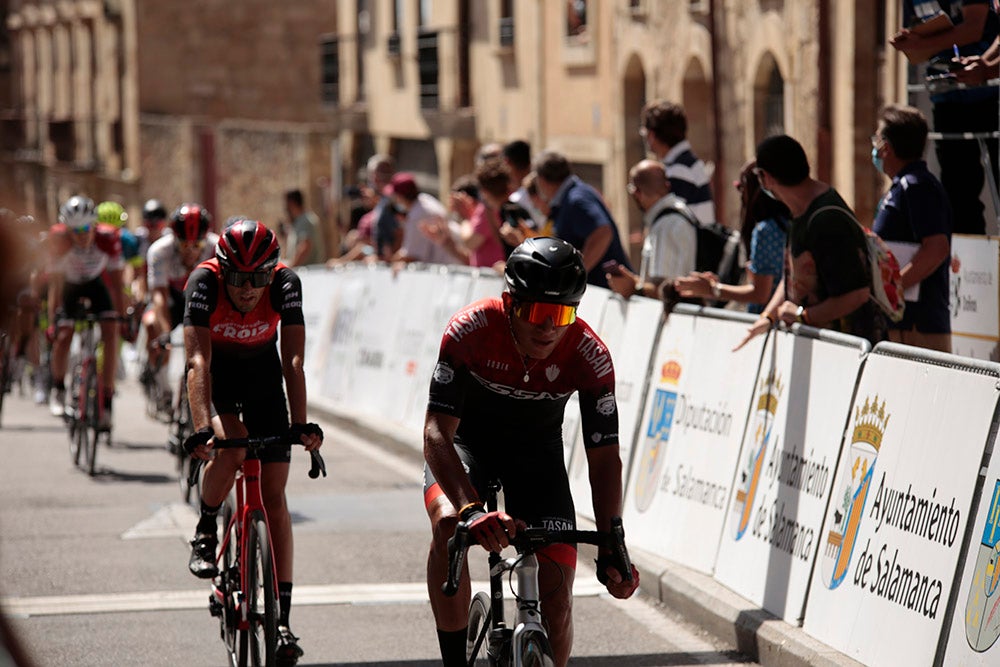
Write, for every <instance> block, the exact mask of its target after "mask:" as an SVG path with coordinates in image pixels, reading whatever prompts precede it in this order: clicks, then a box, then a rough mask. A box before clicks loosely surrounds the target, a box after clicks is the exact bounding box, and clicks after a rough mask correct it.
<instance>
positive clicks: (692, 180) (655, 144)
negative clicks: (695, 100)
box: [639, 100, 715, 225]
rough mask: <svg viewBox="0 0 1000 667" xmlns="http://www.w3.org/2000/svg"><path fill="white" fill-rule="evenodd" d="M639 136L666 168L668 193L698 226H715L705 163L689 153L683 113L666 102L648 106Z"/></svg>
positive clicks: (675, 106) (672, 104)
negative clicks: (689, 214)
mask: <svg viewBox="0 0 1000 667" xmlns="http://www.w3.org/2000/svg"><path fill="white" fill-rule="evenodd" d="M639 134H640V136H642V139H643V141H644V142H645V143H646V146H647V147H648V149H649V150H650V152H652V153H653V154H654V155H656V157H657V158H658V159H659V160H660V161H661V162H663V166H665V167H666V168H667V178H668V179H669V180H670V191H671V192H673V193H674V194H675V195H677V196H678V197H680V198H681V199H683V200H684V201H685V202H686V203H687V205H688V208H690V209H691V211H692V212H693V213H694V214H695V216H696V217H697V218H698V221H699V222H701V224H703V225H708V224H711V223H713V222H715V205H714V204H713V203H712V190H711V188H710V187H709V178H708V174H707V173H706V171H705V163H704V162H702V161H701V159H700V158H698V156H696V155H695V154H694V153H693V152H692V151H691V144H690V143H689V142H688V140H687V116H686V115H685V114H684V109H683V108H681V106H680V105H679V104H674V103H673V102H667V101H665V100H659V101H656V102H650V103H649V104H647V105H646V106H645V107H643V109H642V121H641V124H640V127H639Z"/></svg>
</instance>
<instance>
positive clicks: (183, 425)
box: [173, 379, 201, 503]
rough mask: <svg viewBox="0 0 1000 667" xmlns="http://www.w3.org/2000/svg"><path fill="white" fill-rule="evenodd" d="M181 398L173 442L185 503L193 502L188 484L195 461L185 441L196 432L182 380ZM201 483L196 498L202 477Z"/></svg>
mask: <svg viewBox="0 0 1000 667" xmlns="http://www.w3.org/2000/svg"><path fill="white" fill-rule="evenodd" d="M179 394H180V398H179V400H178V403H177V410H176V411H175V414H176V415H177V417H176V418H175V419H174V420H173V424H174V436H173V441H174V442H175V443H177V458H178V463H177V470H178V477H179V480H178V483H179V484H180V487H181V498H183V499H184V502H185V503H190V502H191V495H192V494H191V491H192V490H193V489H192V487H191V486H190V485H189V484H188V474H187V472H188V470H189V469H190V468H189V466H191V465H192V463H193V459H192V458H191V457H190V456H189V455H188V453H187V452H186V451H184V446H183V445H184V441H185V440H187V438H188V436H190V435H191V434H192V433H193V432H194V431H193V429H192V428H191V422H192V419H191V404H190V403H188V400H187V383H185V382H184V381H183V379H182V380H181V390H180V392H179ZM198 479H199V483H198V484H196V485H195V487H196V488H197V489H198V491H199V492H198V493H197V494H195V497H196V498H198V497H200V496H201V488H200V487H201V484H200V481H201V477H200V476H199V478H198Z"/></svg>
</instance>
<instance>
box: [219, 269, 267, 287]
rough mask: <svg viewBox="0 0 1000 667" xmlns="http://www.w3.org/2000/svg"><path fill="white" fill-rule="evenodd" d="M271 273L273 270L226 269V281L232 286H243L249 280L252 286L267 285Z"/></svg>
mask: <svg viewBox="0 0 1000 667" xmlns="http://www.w3.org/2000/svg"><path fill="white" fill-rule="evenodd" d="M272 273H273V271H227V272H226V283H227V284H229V285H232V286H233V287H243V284H244V283H245V282H246V281H248V280H249V281H250V284H251V285H252V286H253V287H267V285H268V283H270V282H271V275H272Z"/></svg>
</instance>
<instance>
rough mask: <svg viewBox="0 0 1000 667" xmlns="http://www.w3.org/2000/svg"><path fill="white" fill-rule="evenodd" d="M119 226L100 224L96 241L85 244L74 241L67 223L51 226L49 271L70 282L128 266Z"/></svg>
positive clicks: (88, 280) (84, 279)
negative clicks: (120, 238)
mask: <svg viewBox="0 0 1000 667" xmlns="http://www.w3.org/2000/svg"><path fill="white" fill-rule="evenodd" d="M116 231H117V230H116V229H115V228H114V227H111V226H109V225H97V231H96V233H95V235H94V242H93V243H91V244H90V245H89V246H87V247H86V248H81V247H80V246H78V245H76V244H75V243H73V239H72V238H71V237H70V235H71V234H73V233H74V232H71V231H70V230H69V228H68V227H66V225H64V224H62V223H60V224H56V225H53V226H52V227H51V229H50V230H49V240H48V245H49V252H50V261H49V272H50V273H61V274H63V277H64V279H65V281H66V282H67V283H70V284H77V285H80V284H83V283H88V282H90V281H91V280H93V279H95V278H97V277H98V276H100V275H101V274H102V273H104V272H105V271H116V270H121V269H122V268H124V266H125V260H124V259H123V258H122V247H121V242H120V241H119V239H118V235H117V233H116Z"/></svg>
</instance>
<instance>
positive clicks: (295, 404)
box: [281, 324, 306, 424]
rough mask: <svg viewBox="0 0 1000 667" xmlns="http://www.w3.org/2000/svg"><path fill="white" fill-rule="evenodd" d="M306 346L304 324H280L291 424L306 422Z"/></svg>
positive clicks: (282, 358) (282, 364) (283, 371)
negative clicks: (304, 362) (304, 361)
mask: <svg viewBox="0 0 1000 667" xmlns="http://www.w3.org/2000/svg"><path fill="white" fill-rule="evenodd" d="M305 348H306V328H305V326H304V325H301V324H295V325H287V324H286V325H282V327H281V370H282V373H283V374H284V376H285V389H286V390H287V392H288V408H289V411H290V413H291V418H292V423H293V424H305V423H306V375H305V368H304V365H303V360H304V358H305Z"/></svg>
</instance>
